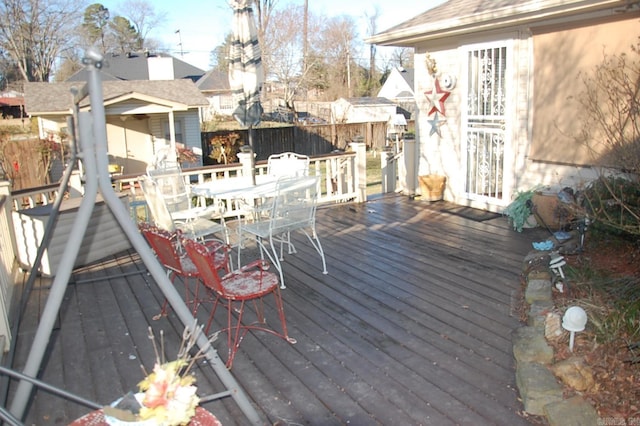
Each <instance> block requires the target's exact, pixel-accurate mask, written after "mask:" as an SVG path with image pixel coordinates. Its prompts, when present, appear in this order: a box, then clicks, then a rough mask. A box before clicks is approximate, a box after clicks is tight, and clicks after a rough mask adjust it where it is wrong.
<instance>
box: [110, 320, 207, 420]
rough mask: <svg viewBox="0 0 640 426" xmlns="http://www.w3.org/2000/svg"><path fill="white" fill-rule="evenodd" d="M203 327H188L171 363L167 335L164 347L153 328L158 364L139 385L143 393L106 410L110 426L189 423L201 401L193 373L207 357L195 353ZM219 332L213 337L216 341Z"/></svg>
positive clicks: (150, 332) (133, 395)
mask: <svg viewBox="0 0 640 426" xmlns="http://www.w3.org/2000/svg"><path fill="white" fill-rule="evenodd" d="M201 332H202V326H196V325H195V324H194V326H193V327H186V328H185V330H184V332H183V335H182V342H181V344H180V349H179V351H178V354H177V356H176V359H175V360H174V361H167V360H166V359H165V356H164V333H163V332H162V331H160V347H158V343H157V341H156V336H155V334H154V332H153V330H152V329H151V327H149V340H151V342H152V344H153V349H154V351H155V354H156V362H155V364H154V367H153V370H152V371H151V372H147V371H146V369H145V368H144V366H141V367H142V371H143V372H144V374H145V378H144V379H143V380H142V381H141V382H140V383H138V388H139V390H140V392H139V393H137V394H133V393H132V392H130V393H128V394H127V395H125V396H124V397H123V398H121V399H120V400H118V401H116V402H115V403H114V404H112V405H110V406H106V407H104V414H105V420H106V421H107V423H109V424H126V422H139V423H138V424H149V425H162V426H178V425H184V424H188V423H189V421H190V419H191V418H192V417H193V416H194V415H195V413H196V408H197V407H198V403H199V402H200V399H199V398H198V396H197V395H196V390H197V387H196V386H195V381H196V378H195V376H193V375H192V374H191V373H190V372H191V368H192V367H193V365H194V363H195V362H196V361H197V360H198V359H199V358H201V357H202V356H203V353H202V351H201V350H200V351H198V353H197V354H196V355H194V356H192V355H191V350H192V349H193V347H194V345H195V344H196V340H197V337H198V336H199V334H200V333H201ZM216 337H217V333H216V334H214V335H213V337H211V339H210V341H211V342H212V341H213V340H215V339H216Z"/></svg>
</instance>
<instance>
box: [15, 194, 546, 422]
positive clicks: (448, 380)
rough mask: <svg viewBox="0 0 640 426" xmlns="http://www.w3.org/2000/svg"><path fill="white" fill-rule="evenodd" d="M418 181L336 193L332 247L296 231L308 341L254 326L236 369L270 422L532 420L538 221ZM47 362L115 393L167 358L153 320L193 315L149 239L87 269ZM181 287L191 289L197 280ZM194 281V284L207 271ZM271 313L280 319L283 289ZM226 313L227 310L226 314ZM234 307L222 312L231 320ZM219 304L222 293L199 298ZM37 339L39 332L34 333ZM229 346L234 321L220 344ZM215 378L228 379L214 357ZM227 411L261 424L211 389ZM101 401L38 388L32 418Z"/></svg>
mask: <svg viewBox="0 0 640 426" xmlns="http://www.w3.org/2000/svg"><path fill="white" fill-rule="evenodd" d="M429 207H430V206H429V204H428V203H424V202H419V201H412V200H409V199H408V198H406V197H397V196H390V197H382V198H379V199H377V200H375V201H371V202H369V203H367V204H363V205H350V204H344V205H335V206H324V207H322V208H320V209H319V210H318V215H317V217H318V232H319V235H320V238H321V241H322V244H323V247H324V250H325V253H326V257H327V266H328V270H329V274H328V275H323V274H322V273H321V262H320V258H319V256H318V254H317V253H316V252H315V250H314V249H313V248H312V247H311V246H310V245H309V244H308V242H307V241H306V239H304V237H302V236H301V235H295V236H294V239H295V242H296V248H297V249H298V253H297V254H295V255H285V262H284V263H283V265H284V271H285V277H286V284H287V289H285V290H283V298H284V301H285V311H286V314H287V323H288V327H289V334H290V335H291V336H292V337H295V338H296V339H297V343H296V344H295V345H291V344H289V343H287V342H284V341H283V340H281V339H277V338H275V337H273V336H271V335H267V334H260V333H255V334H254V333H249V334H248V335H247V336H246V338H245V339H244V341H243V342H242V345H241V347H240V351H239V352H238V354H237V356H236V359H235V361H234V367H233V370H232V373H233V375H234V377H235V378H236V380H238V382H239V383H240V384H241V386H242V387H243V389H244V390H245V392H246V393H247V395H248V396H249V397H250V398H251V400H252V401H253V402H254V404H255V406H256V408H257V409H258V411H259V413H260V414H261V416H263V418H264V420H265V423H268V424H273V423H276V422H278V421H279V422H282V423H283V424H310V425H332V424H335V425H338V424H346V423H349V424H355V425H370V424H425V425H446V424H474V425H484V424H486V425H489V424H492V425H493V424H504V425H514V424H526V423H527V422H526V420H524V419H523V418H521V417H520V415H519V410H521V404H520V402H519V400H518V395H517V391H516V390H515V385H514V383H515V377H514V365H513V363H514V361H513V355H512V352H511V337H510V333H511V330H513V329H514V328H515V327H517V326H518V318H517V316H516V315H515V314H514V313H513V310H514V307H515V303H516V300H517V297H518V292H519V289H520V281H519V280H520V271H521V264H522V259H523V257H524V256H525V255H526V253H527V252H528V251H529V247H530V243H531V241H533V240H535V239H536V236H535V234H532V233H523V234H518V233H516V232H514V231H512V230H511V229H509V227H508V225H507V222H506V219H504V218H499V219H494V220H491V221H486V222H474V221H471V220H468V219H464V218H461V217H459V216H454V215H450V214H446V213H441V212H438V211H436V210H434V209H431V208H429ZM73 280H74V283H72V284H71V285H69V288H68V291H67V295H66V297H65V303H64V306H63V309H62V310H61V314H60V329H59V331H56V333H54V336H53V341H52V345H51V350H50V357H49V360H48V362H47V365H46V367H45V369H44V372H43V378H44V379H45V380H46V381H48V382H50V383H52V384H55V385H57V386H60V387H63V388H65V389H67V390H70V391H72V392H74V393H77V394H81V395H83V396H85V397H87V398H89V399H93V400H96V401H99V402H101V403H107V402H109V401H112V400H114V399H116V398H117V397H118V396H120V395H121V394H122V393H124V392H126V391H127V390H131V389H134V388H135V385H136V383H137V382H138V381H139V380H140V379H141V378H142V373H141V370H140V364H141V363H142V364H144V365H145V366H151V365H152V363H153V357H154V356H153V350H152V347H151V345H150V343H149V341H148V339H147V327H148V326H149V325H151V326H152V327H153V329H154V330H156V332H158V331H159V330H164V331H165V335H166V340H167V343H168V345H169V347H170V348H171V347H176V345H177V342H178V341H179V335H180V333H181V331H182V325H181V324H180V322H179V321H178V320H177V319H176V317H175V315H174V314H173V313H172V312H171V311H170V314H169V315H168V316H167V317H163V318H161V319H159V320H156V321H154V320H153V319H152V318H153V316H154V315H156V314H157V313H158V312H159V311H160V306H161V304H162V302H163V299H164V297H163V295H162V294H161V292H160V290H159V289H158V288H157V286H156V285H155V283H154V282H153V279H152V278H151V277H150V276H149V275H147V274H146V272H145V267H144V265H143V264H142V262H140V260H139V259H138V257H137V254H135V253H129V254H126V253H125V254H124V255H123V256H122V257H119V258H114V259H109V260H105V261H104V262H102V263H100V264H98V265H94V266H91V267H86V268H82V269H80V270H77V271H75V273H74V277H73ZM177 288H178V290H179V291H180V292H182V284H181V283H178V285H177ZM192 289H193V285H192ZM46 293H47V290H46V288H44V289H37V290H36V291H34V293H33V295H32V300H30V302H29V308H28V312H29V314H28V316H27V317H26V318H25V320H24V321H23V323H22V328H21V335H20V339H19V340H18V356H17V357H16V364H15V366H14V367H15V368H17V369H20V367H21V366H22V364H21V363H23V361H24V359H25V357H26V353H27V352H28V350H29V344H30V339H31V338H32V336H33V332H34V329H35V327H36V324H37V318H38V315H39V312H40V310H41V309H42V307H43V300H44V297H46ZM267 306H268V309H267V318H268V322H269V323H270V324H272V325H273V326H274V327H276V328H277V327H279V322H278V319H277V315H276V314H275V310H274V308H273V301H272V300H270V299H268V303H267ZM218 314H220V315H218ZM225 315H226V313H225V312H224V311H223V310H221V311H220V312H219V313H216V326H217V327H221V324H222V323H223V322H224V321H225ZM198 318H199V321H201V322H205V321H206V319H207V318H208V307H202V308H201V309H200V310H199V312H198ZM27 342H28V343H27ZM214 345H215V346H216V347H217V348H218V351H219V354H220V356H221V358H222V359H226V357H227V353H226V336H225V335H221V336H220V338H219V340H218V341H217V342H215V344H214ZM196 374H197V376H198V387H199V390H200V393H201V394H209V393H214V392H218V391H220V390H222V386H221V385H220V383H219V381H218V379H217V378H216V377H215V375H214V374H213V372H212V370H211V369H210V368H208V367H207V366H206V365H204V366H202V365H201V368H200V369H198V370H197V371H196ZM205 407H206V408H208V409H209V410H211V411H212V412H214V413H215V414H216V415H217V416H218V417H219V418H220V419H221V420H222V422H223V424H225V425H232V424H241V425H242V424H246V419H244V418H243V416H242V414H241V412H240V411H239V409H238V407H237V406H236V404H235V403H234V402H233V400H232V399H230V398H226V399H224V400H221V401H215V402H211V403H207V404H205ZM87 411H88V409H86V408H84V407H80V406H77V405H75V404H64V403H62V402H61V400H60V399H59V398H55V397H51V396H48V395H47V394H43V393H38V396H37V398H36V399H35V400H34V403H33V406H32V409H31V411H30V413H29V418H28V420H29V422H28V423H29V424H37V425H40V424H43V425H45V424H46V425H48V424H51V425H54V424H55V425H57V424H66V423H68V422H69V421H70V420H72V419H73V418H75V417H78V416H80V415H81V414H82V413H85V412H87Z"/></svg>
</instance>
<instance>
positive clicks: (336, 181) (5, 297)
mask: <svg viewBox="0 0 640 426" xmlns="http://www.w3.org/2000/svg"><path fill="white" fill-rule="evenodd" d="M352 149H353V150H352V151H350V152H341V153H335V154H327V155H320V156H314V157H311V161H310V167H309V173H310V174H312V175H315V176H319V177H320V179H319V181H320V188H319V197H318V203H319V204H322V203H324V204H327V203H339V202H347V201H353V202H365V201H366V186H367V185H366V182H367V176H366V147H365V145H364V144H362V143H354V144H352ZM266 168H267V163H266V161H265V162H259V163H257V164H256V169H255V170H256V174H266ZM247 170H249V172H250V168H249V169H247V168H246V164H245V165H244V166H243V165H242V164H233V165H221V166H209V167H198V168H193V169H184V174H185V178H186V179H188V180H189V183H192V184H193V183H203V182H207V181H210V180H213V179H227V178H232V177H239V176H244V175H246V173H247ZM139 177H140V176H139V175H135V176H132V175H129V176H118V177H116V178H115V179H114V185H115V187H116V189H123V190H125V189H126V190H127V191H129V194H130V199H131V200H136V199H141V198H143V197H142V193H141V191H140V189H139V187H138V185H136V182H137V181H138V179H139ZM71 179H72V181H74V179H75V182H76V183H75V185H74V183H73V182H72V183H70V188H69V190H68V191H67V193H66V194H65V196H68V197H74V196H79V194H80V192H81V189H82V188H78V186H79V183H78V182H79V179H77V175H76V176H72V178H71ZM59 191H60V188H59V185H58V184H53V185H47V186H42V187H38V188H30V189H28V190H20V191H16V192H14V193H11V192H10V185H9V182H6V181H2V182H0V201H2V203H1V204H0V341H3V340H2V336H4V337H5V339H4V344H5V348H2V347H0V351H2V350H3V349H6V348H7V347H8V345H9V343H10V341H11V336H10V328H9V323H8V318H7V312H8V306H9V303H10V302H9V301H10V299H11V294H12V289H13V276H14V273H15V271H16V270H17V261H16V258H17V256H16V253H17V248H16V238H15V232H14V226H13V214H12V212H14V211H18V210H22V209H28V208H32V207H37V206H41V205H47V204H51V203H53V202H54V201H55V199H56V196H57V194H58V192H59ZM132 216H133V217H134V218H136V217H138V216H137V215H132Z"/></svg>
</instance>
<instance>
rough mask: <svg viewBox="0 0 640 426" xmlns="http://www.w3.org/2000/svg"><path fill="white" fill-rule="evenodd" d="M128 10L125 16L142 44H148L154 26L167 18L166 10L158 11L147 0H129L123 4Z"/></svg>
mask: <svg viewBox="0 0 640 426" xmlns="http://www.w3.org/2000/svg"><path fill="white" fill-rule="evenodd" d="M120 9H121V10H126V11H127V12H126V13H123V14H122V15H123V16H125V17H126V18H127V19H128V20H129V21H131V24H132V26H133V28H134V29H135V30H136V32H137V33H138V36H139V37H140V43H141V46H146V40H147V36H148V35H149V32H150V31H151V30H153V29H154V28H157V27H158V26H159V25H161V24H162V23H163V22H164V21H165V20H166V18H167V14H166V12H157V11H156V10H155V8H154V7H153V5H152V4H151V3H150V2H149V1H147V0H127V1H125V2H124V3H123V4H122V5H121V6H120Z"/></svg>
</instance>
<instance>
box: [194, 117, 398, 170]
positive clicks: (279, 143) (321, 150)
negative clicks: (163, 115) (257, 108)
mask: <svg viewBox="0 0 640 426" xmlns="http://www.w3.org/2000/svg"><path fill="white" fill-rule="evenodd" d="M230 133H238V134H240V140H241V141H242V143H240V145H239V146H238V148H239V147H240V146H241V145H243V144H244V143H245V142H247V141H248V139H249V137H248V131H247V130H246V129H243V130H221V131H218V132H203V133H202V134H201V135H202V136H201V137H202V148H203V160H204V164H205V165H208V164H209V165H210V164H215V161H213V160H211V159H210V158H209V154H211V151H212V147H211V144H210V141H211V140H212V139H213V138H214V137H216V136H226V135H228V134H230ZM386 135H387V123H384V122H375V123H351V124H312V125H306V126H285V127H269V128H258V129H254V130H253V145H254V151H255V153H256V161H260V160H266V159H267V158H269V156H270V155H271V154H279V153H281V152H296V153H298V154H305V155H309V156H312V155H323V154H329V153H331V152H333V151H336V150H345V149H346V148H347V147H348V145H349V143H351V142H363V143H364V144H365V145H366V147H367V148H368V149H378V150H381V149H382V148H384V146H385V144H386Z"/></svg>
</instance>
